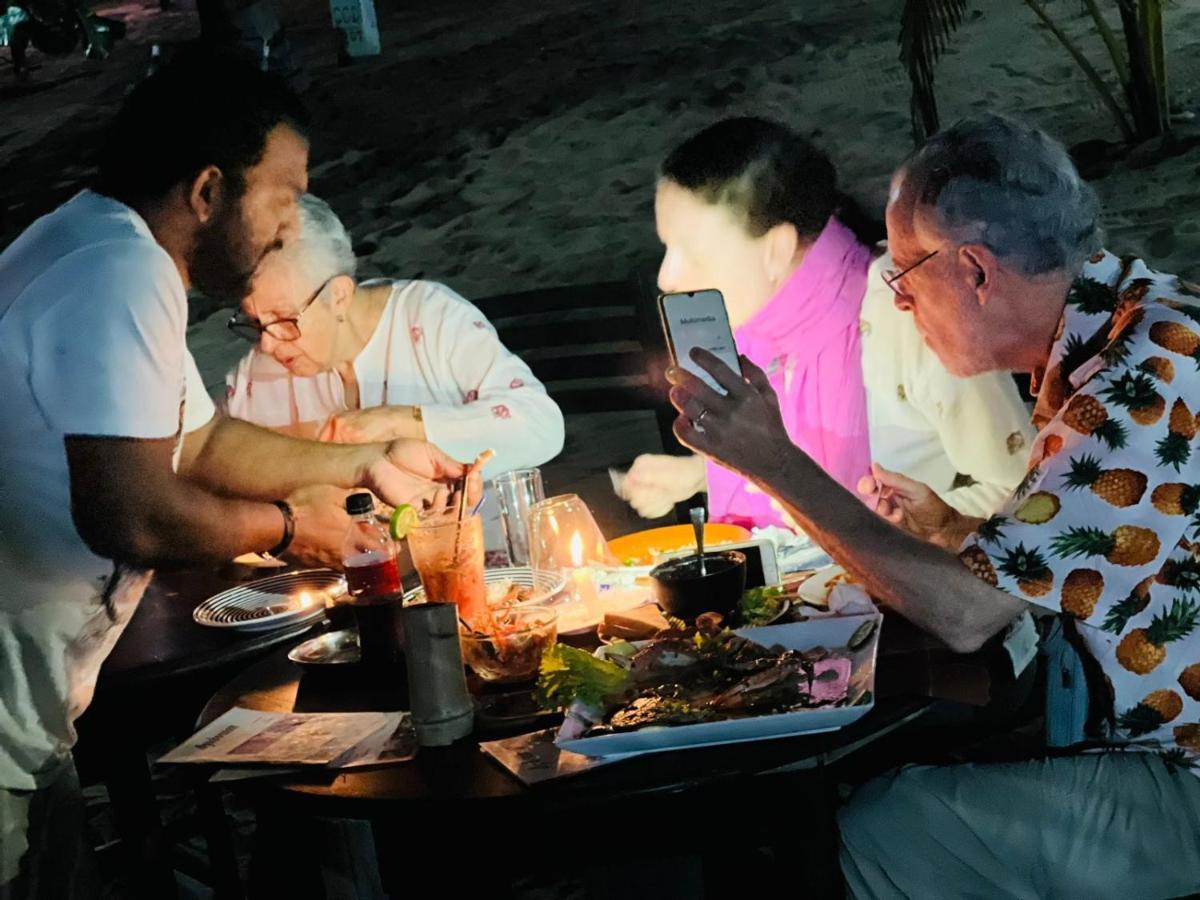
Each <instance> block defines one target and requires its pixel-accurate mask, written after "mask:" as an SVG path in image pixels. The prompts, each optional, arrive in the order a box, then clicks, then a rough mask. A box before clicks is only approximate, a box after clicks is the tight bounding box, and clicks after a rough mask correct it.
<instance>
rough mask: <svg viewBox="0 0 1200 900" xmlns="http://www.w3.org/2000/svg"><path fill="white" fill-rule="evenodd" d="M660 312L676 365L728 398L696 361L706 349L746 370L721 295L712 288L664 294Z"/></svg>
mask: <svg viewBox="0 0 1200 900" xmlns="http://www.w3.org/2000/svg"><path fill="white" fill-rule="evenodd" d="M658 312H659V316H660V317H661V318H662V323H663V332H664V333H665V334H666V338H667V349H668V350H669V351H670V353H671V362H672V364H673V365H675V366H678V367H679V368H681V369H684V370H686V371H688V372H691V373H692V374H693V375H695V376H696V377H697V378H699V379H700V380H701V381H703V382H704V383H705V384H707V385H708V386H709V387H711V388H712V389H713V390H714V391H716V392H717V393H719V394H721V395H724V394H725V389H724V388H722V387H721V386H720V385H719V384H717V383H716V382H715V381H714V380H713V378H712V376H711V375H709V374H708V373H707V372H705V371H704V370H703V369H702V368H700V367H699V366H698V365H696V363H694V362H693V361H692V350H693V349H694V348H696V347H703V348H704V349H705V350H707V351H708V352H709V353H711V354H713V355H714V356H716V357H717V358H718V359H720V360H721V362H723V363H725V365H727V366H729V368H730V369H732V370H733V371H734V372H737V373H739V374H740V373H741V371H742V367H741V362H740V360H739V359H738V352H737V345H736V344H735V343H734V340H733V329H732V328H730V326H729V313H728V312H727V311H726V309H725V298H724V297H722V296H721V292H720V291H718V290H714V289H709V290H704V291H691V292H681V293H676V294H662V295H660V296H659V298H658Z"/></svg>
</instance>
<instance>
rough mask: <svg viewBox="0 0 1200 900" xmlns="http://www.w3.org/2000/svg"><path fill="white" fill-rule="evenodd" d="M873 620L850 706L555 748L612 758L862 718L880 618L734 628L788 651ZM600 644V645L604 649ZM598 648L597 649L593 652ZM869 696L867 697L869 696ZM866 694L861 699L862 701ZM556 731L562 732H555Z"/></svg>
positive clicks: (842, 636) (568, 742) (652, 729)
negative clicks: (872, 629)
mask: <svg viewBox="0 0 1200 900" xmlns="http://www.w3.org/2000/svg"><path fill="white" fill-rule="evenodd" d="M871 621H875V623H876V627H875V630H874V633H873V634H872V635H871V638H870V640H869V641H867V643H866V644H865V645H864V646H863V647H861V648H860V649H859V650H857V651H856V652H854V653H853V654H851V663H852V665H851V669H850V693H849V697H850V702H851V703H855V705H852V706H833V707H821V708H819V709H801V710H796V711H795V712H787V713H776V714H774V715H767V716H755V717H753V718H748V719H728V720H725V721H721V722H701V723H699V724H696V725H652V726H648V727H646V728H639V729H638V730H636V731H624V732H620V733H618V734H602V735H597V736H596V737H582V738H574V739H564V738H562V737H559V738H558V739H556V740H555V743H556V744H558V746H560V747H562V748H563V749H564V750H570V751H571V752H573V753H582V754H583V755H584V756H614V755H618V754H627V753H658V752H661V751H663V750H681V749H684V748H687V747H704V746H710V745H713V744H736V743H740V742H743V741H761V740H768V739H771V738H781V737H792V736H795V735H799V734H817V733H819V732H822V731H836V730H837V729H839V728H844V727H845V726H847V725H849V724H850V723H851V722H854V721H857V720H858V719H860V718H862V717H863V716H864V715H866V713H867V712H868V711H869V710H870V709H871V708H872V707H874V705H875V654H876V650H877V648H878V646H879V631H880V626H881V625H882V621H883V619H882V616H878V615H875V616H844V617H842V618H837V619H819V620H814V621H810V622H791V623H789V624H787V625H766V626H763V627H760V628H744V629H739V630H738V631H737V634H740V635H742V636H743V637H746V638H749V639H750V640H752V641H757V642H758V643H760V644H763V645H764V646H767V647H771V646H774V645H777V644H778V645H780V646H783V647H785V648H787V649H789V650H808V649H810V648H812V647H829V648H835V647H844V646H846V642H847V641H849V640H850V638H851V636H852V635H853V634H854V632H855V631H857V630H858V628H859V626H861V625H863V624H864V623H867V622H871ZM604 649H605V648H601V651H603V650H604ZM598 652H599V651H598ZM868 694H869V696H868ZM864 697H866V698H867V699H866V702H865V703H864V702H856V701H861V700H862V699H863V698H864ZM560 734H561V732H560Z"/></svg>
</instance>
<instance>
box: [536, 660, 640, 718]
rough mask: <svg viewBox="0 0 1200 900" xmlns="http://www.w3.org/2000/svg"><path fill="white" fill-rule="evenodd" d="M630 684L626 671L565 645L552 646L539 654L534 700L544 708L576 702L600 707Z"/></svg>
mask: <svg viewBox="0 0 1200 900" xmlns="http://www.w3.org/2000/svg"><path fill="white" fill-rule="evenodd" d="M632 684H633V679H632V677H631V676H630V674H629V672H627V671H626V670H625V669H623V668H622V667H621V666H619V665H617V664H616V663H613V662H609V661H608V660H604V659H597V658H596V657H595V656H593V655H592V654H590V653H588V652H587V651H586V650H580V649H578V648H577V647H572V646H570V645H568V644H555V645H554V646H553V647H551V648H550V649H549V650H547V651H546V652H545V653H543V654H542V666H541V673H540V674H539V676H538V682H537V688H536V690H535V691H534V698H535V699H536V700H537V702H538V704H539V705H541V706H542V707H544V708H546V709H564V708H566V707H568V706H570V705H571V704H572V703H574V702H576V701H580V702H582V703H584V704H587V705H588V706H593V707H599V708H603V707H605V706H607V705H608V703H607V701H608V700H609V699H610V698H614V697H619V696H620V695H621V694H623V693H625V691H627V690H628V689H629V688H630V687H631V686H632Z"/></svg>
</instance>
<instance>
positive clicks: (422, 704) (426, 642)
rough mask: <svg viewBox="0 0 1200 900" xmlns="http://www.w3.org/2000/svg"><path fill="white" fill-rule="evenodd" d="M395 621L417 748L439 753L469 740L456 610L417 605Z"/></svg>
mask: <svg viewBox="0 0 1200 900" xmlns="http://www.w3.org/2000/svg"><path fill="white" fill-rule="evenodd" d="M401 618H402V620H403V622H404V638H405V643H406V648H405V649H406V652H405V660H406V662H407V664H408V685H409V698H410V700H411V705H412V718H413V725H414V726H415V727H416V731H417V740H418V741H420V742H421V746H423V747H444V746H446V745H447V744H451V743H453V742H454V741H456V740H458V739H459V738H461V737H466V736H467V735H468V734H470V733H471V728H472V727H473V726H474V720H475V709H474V706H473V704H472V703H471V697H470V695H469V694H468V693H467V678H466V674H465V673H464V671H463V660H462V649H461V647H460V646H459V642H458V607H457V606H455V605H454V604H453V603H417V604H414V605H412V606H406V607H405V608H404V609H403V611H402V612H401Z"/></svg>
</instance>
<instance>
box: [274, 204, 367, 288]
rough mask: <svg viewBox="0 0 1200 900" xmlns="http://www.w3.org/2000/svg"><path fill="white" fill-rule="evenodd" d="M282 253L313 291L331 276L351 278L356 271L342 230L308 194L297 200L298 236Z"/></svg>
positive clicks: (334, 217)
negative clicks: (299, 269)
mask: <svg viewBox="0 0 1200 900" xmlns="http://www.w3.org/2000/svg"><path fill="white" fill-rule="evenodd" d="M283 252H285V253H287V254H288V255H289V256H290V257H291V258H292V259H293V260H294V261H295V264H296V265H297V266H298V267H299V268H301V269H302V270H303V271H304V272H305V273H306V275H307V276H308V279H309V280H311V281H312V286H313V287H314V288H315V287H316V286H317V285H319V284H322V283H323V282H325V281H328V280H329V279H330V278H332V277H333V276H335V275H349V276H350V277H351V278H353V277H354V273H355V271H356V270H357V269H358V259H357V257H355V255H354V245H353V244H352V243H351V241H350V235H349V234H348V233H347V232H346V226H345V225H343V224H342V220H341V219H339V218H338V217H337V213H335V212H334V211H333V209H331V208H330V206H329V204H328V203H326V202H325V201H324V200H322V199H321V198H320V197H315V196H313V195H312V194H305V195H304V196H303V197H301V198H300V234H299V236H298V237H297V238H296V240H295V241H293V242H292V243H291V244H289V245H288V246H287V247H285V248H284V251H283Z"/></svg>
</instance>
